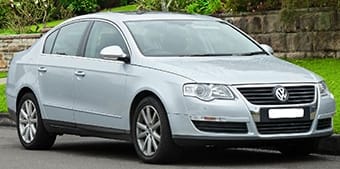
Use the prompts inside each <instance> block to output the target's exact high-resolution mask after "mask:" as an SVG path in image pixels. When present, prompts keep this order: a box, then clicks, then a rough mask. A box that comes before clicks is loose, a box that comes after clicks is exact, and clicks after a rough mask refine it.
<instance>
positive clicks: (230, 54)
mask: <svg viewBox="0 0 340 169" xmlns="http://www.w3.org/2000/svg"><path fill="white" fill-rule="evenodd" d="M233 55H234V54H232V53H205V54H190V55H179V56H180V57H209V56H233Z"/></svg>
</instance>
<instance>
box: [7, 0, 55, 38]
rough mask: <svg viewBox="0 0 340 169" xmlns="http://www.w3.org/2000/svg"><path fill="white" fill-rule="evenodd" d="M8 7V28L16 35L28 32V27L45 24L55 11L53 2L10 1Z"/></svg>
mask: <svg viewBox="0 0 340 169" xmlns="http://www.w3.org/2000/svg"><path fill="white" fill-rule="evenodd" d="M10 6H11V10H10V11H9V12H8V26H9V27H10V28H11V29H12V30H14V31H15V32H16V33H22V32H27V31H29V30H28V28H27V26H28V25H37V27H38V23H46V21H47V20H49V19H50V18H51V15H52V14H53V13H54V12H55V11H56V8H55V6H54V1H53V0H35V1H27V0H16V1H10ZM35 31H36V30H35Z"/></svg>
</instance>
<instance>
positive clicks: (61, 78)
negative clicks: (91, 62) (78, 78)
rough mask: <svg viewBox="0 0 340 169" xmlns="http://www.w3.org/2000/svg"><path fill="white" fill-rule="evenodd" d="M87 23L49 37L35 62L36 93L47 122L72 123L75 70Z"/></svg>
mask: <svg viewBox="0 0 340 169" xmlns="http://www.w3.org/2000/svg"><path fill="white" fill-rule="evenodd" d="M88 25H89V22H76V23H71V24H69V25H66V26H64V27H62V28H59V29H57V30H55V31H54V32H53V33H51V34H50V35H49V36H48V37H47V39H46V41H45V45H44V50H43V54H42V55H41V56H39V59H38V73H39V78H38V81H39V90H40V98H41V102H42V106H43V109H44V112H45V115H46V118H47V119H49V120H55V121H64V122H74V110H73V105H74V94H75V86H74V79H75V68H74V67H75V66H76V65H77V62H76V61H77V59H76V58H77V57H79V48H80V46H81V45H80V44H81V42H82V39H83V36H84V34H85V32H86V30H87V27H88Z"/></svg>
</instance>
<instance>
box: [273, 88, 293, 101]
mask: <svg viewBox="0 0 340 169" xmlns="http://www.w3.org/2000/svg"><path fill="white" fill-rule="evenodd" d="M274 95H275V97H276V98H277V99H278V100H279V101H281V102H286V101H287V100H288V97H289V96H288V91H287V89H286V88H284V87H282V86H278V87H276V88H275V89H274Z"/></svg>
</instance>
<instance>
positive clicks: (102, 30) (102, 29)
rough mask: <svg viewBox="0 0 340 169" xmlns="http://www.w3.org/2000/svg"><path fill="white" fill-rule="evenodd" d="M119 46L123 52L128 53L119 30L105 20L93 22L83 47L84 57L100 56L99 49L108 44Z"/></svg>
mask: <svg viewBox="0 0 340 169" xmlns="http://www.w3.org/2000/svg"><path fill="white" fill-rule="evenodd" d="M113 45H115V46H120V47H121V48H122V50H123V52H124V53H126V54H127V53H128V49H127V47H126V44H125V41H124V39H123V37H122V35H121V34H120V32H119V31H118V30H117V29H116V28H115V27H114V26H113V25H111V24H109V23H106V22H95V23H94V25H93V27H92V29H91V32H90V35H89V38H88V41H87V44H86V49H85V57H89V58H101V56H100V51H101V50H102V49H103V48H105V47H108V46H113Z"/></svg>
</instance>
